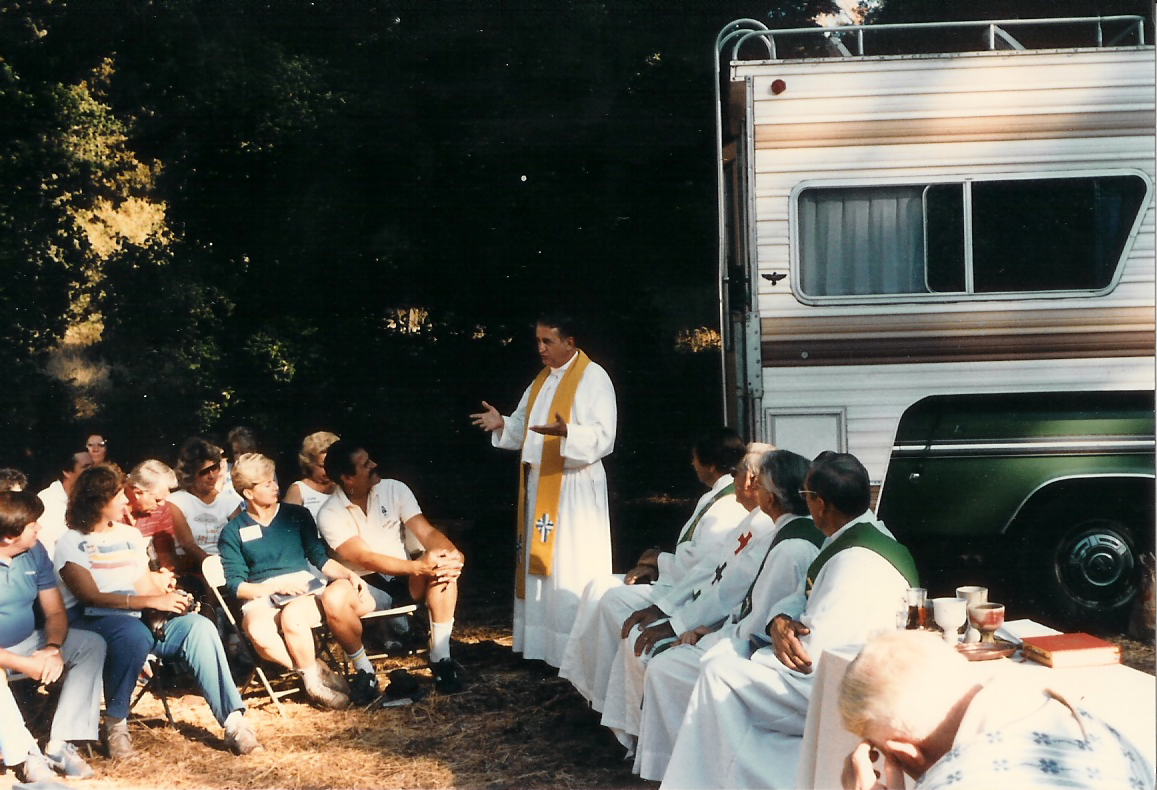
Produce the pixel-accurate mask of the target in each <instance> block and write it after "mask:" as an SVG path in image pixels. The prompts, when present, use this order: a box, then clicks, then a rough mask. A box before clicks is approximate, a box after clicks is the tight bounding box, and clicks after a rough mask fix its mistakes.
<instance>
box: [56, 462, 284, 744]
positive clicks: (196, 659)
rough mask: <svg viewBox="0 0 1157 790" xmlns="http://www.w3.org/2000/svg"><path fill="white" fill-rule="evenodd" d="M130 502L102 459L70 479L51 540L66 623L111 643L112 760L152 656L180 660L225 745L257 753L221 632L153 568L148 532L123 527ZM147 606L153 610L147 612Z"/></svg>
mask: <svg viewBox="0 0 1157 790" xmlns="http://www.w3.org/2000/svg"><path fill="white" fill-rule="evenodd" d="M127 505H128V498H127V497H126V496H125V493H124V475H123V474H122V473H121V471H120V470H119V469H117V468H116V467H113V466H107V465H106V466H94V467H90V468H89V469H86V470H84V471H83V472H82V473H81V474H80V475H79V476H78V477H77V479H76V482H75V483H74V484H73V488H72V493H71V495H70V497H69V501H68V510H67V511H66V513H65V520H66V521H67V523H68V527H69V530H68V532H65V533H64V536H63V537H61V538H60V540H59V541H57V545H56V559H55V565H56V572H57V574H58V575H59V576H60V579H61V581H62V582H63V584H62V585H61V593H62V595H63V597H64V605H65V607H66V609H67V611H68V619H69V624H70V625H71V626H72V627H73V628H76V629H79V630H85V631H93V632H95V633H97V634H100V635H101V636H102V637H104V639H105V641H106V642H107V643H108V652H107V654H106V657H105V664H104V699H105V712H104V715H103V716H102V717H101V730H102V736H103V740H104V741H105V744H106V746H107V748H108V752H109V757H113V758H118V757H128V756H130V755H132V754H133V747H132V741H131V740H130V738H129V732H128V725H127V723H126V718H127V716H128V713H129V707H130V700H131V697H132V692H133V689H134V687H135V686H136V682H137V678H138V677H139V675H140V673H141V670H142V669H143V667H144V665H145V661H146V660H147V659H148V656H149V654H150V653H152V654H153V655H155V656H157V657H159V658H166V659H180V661H181V662H182V663H183V664H184V665H185V666H187V667H188V668H189V669H190V671H191V672H192V674H193V676H194V678H195V679H196V682H197V686H198V687H199V688H200V690H201V696H203V697H204V698H205V701H206V702H207V703H208V704H209V708H210V709H211V710H212V711H213V716H214V717H215V718H216V719H217V723H218V724H221V725H222V726H223V727H224V728H225V745H226V746H227V747H228V748H229V749H230V750H231V751H233V752H234V753H235V754H249V753H251V752H254V751H257V750H259V749H261V748H262V747H261V744H260V743H259V742H258V741H257V736H256V735H255V734H254V732H253V728H252V726H251V725H250V723H249V721H248V719H247V718H246V717H245V716H244V712H245V705H244V704H243V703H242V702H241V695H240V694H238V693H237V687H236V686H235V685H234V684H233V678H232V676H231V675H230V674H229V666H228V664H227V663H226V660H225V649H224V648H223V647H222V645H221V639H220V637H219V636H218V635H217V629H216V628H214V626H213V623H212V622H210V621H209V620H208V619H206V618H204V617H202V616H200V615H198V614H194V613H192V612H189V611H188V609H189V606H190V605H191V603H192V599H191V597H190V596H189V595H188V594H187V593H185V592H182V591H180V590H178V589H177V588H176V584H175V581H174V578H173V574H172V573H171V572H170V571H168V570H167V569H162V570H160V571H150V570H149V558H148V553H147V551H146V543H145V538H143V537H142V536H141V533H140V532H139V531H137V530H136V528H134V527H131V526H129V525H128V524H126V523H124V517H125V509H126V507H127ZM144 610H152V612H151V613H150V617H149V618H146V617H145V616H143V614H142V613H143V611H144ZM146 619H151V620H152V622H153V625H152V627H150V625H149V624H146Z"/></svg>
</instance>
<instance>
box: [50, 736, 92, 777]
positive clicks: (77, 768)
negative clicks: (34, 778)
mask: <svg viewBox="0 0 1157 790" xmlns="http://www.w3.org/2000/svg"><path fill="white" fill-rule="evenodd" d="M44 761H45V762H46V763H48V766H49V767H50V768H51V769H52V770H54V771H56V772H57V773H58V774H60V775H61V776H63V777H65V778H68V779H91V778H92V777H93V776H95V775H96V772H95V771H93V770H92V768H91V767H90V766H89V764H88V763H86V762H85V761H84V759H83V758H82V757H81V756H80V752H78V751H77V750H76V747H75V746H74V745H73V744H71V743H69V742H67V741H65V743H64V746H63V747H61V749H60V753H59V754H53V753H52V752H50V751H45V752H44Z"/></svg>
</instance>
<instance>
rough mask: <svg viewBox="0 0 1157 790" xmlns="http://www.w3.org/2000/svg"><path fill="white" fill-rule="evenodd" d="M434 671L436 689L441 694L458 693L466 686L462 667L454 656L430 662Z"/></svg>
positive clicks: (431, 669)
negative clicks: (463, 680)
mask: <svg viewBox="0 0 1157 790" xmlns="http://www.w3.org/2000/svg"><path fill="white" fill-rule="evenodd" d="M430 671H431V672H433V673H434V689H435V690H436V691H437V692H438V693H439V694H457V693H459V692H460V691H462V690H463V689H464V688H465V684H464V683H463V682H462V667H461V666H460V665H459V664H458V662H457V661H455V660H454V659H452V658H443V659H442V660H441V661H435V662H432V663H431V664H430Z"/></svg>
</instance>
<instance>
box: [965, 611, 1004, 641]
mask: <svg viewBox="0 0 1157 790" xmlns="http://www.w3.org/2000/svg"><path fill="white" fill-rule="evenodd" d="M968 622H970V623H971V624H972V627H973V628H975V629H976V630H977V631H979V632H980V641H981V642H995V641H996V637H995V636H993V634H995V633H996V629H998V628H1000V627H1001V626H1002V625H1004V604H1002V603H977V604H973V605H972V606H969V607H968Z"/></svg>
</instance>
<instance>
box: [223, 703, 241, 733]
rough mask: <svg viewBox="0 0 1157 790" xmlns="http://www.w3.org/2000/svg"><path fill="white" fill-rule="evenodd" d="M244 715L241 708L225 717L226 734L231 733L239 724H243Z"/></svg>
mask: <svg viewBox="0 0 1157 790" xmlns="http://www.w3.org/2000/svg"><path fill="white" fill-rule="evenodd" d="M243 714H244V711H242V710H241V709H240V708H238V709H237V710H235V711H233V712H232V713H230V714H229V715H228V716H226V717H225V732H231V731H232V730H233V729H234V728H235V727H236V726H237V725H238V724H240V723H241V716H242V715H243Z"/></svg>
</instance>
